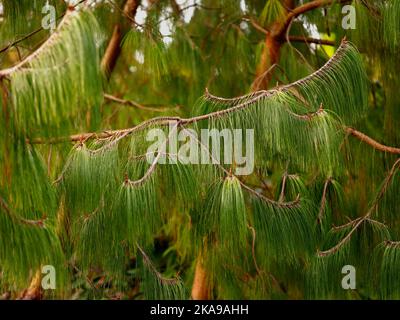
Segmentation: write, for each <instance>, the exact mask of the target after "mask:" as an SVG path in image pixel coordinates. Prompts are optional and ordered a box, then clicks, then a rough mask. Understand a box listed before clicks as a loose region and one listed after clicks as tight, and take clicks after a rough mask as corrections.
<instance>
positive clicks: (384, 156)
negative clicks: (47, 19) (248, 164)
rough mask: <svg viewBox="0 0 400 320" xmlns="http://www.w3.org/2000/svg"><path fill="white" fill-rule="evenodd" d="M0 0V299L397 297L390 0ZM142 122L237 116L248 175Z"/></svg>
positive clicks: (169, 128) (399, 138)
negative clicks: (180, 148)
mask: <svg viewBox="0 0 400 320" xmlns="http://www.w3.org/2000/svg"><path fill="white" fill-rule="evenodd" d="M72 2H73V3H72ZM46 5H47V6H48V5H51V6H52V7H53V8H55V13H56V15H55V18H56V26H57V27H56V29H55V30H52V31H48V30H46V27H45V26H44V25H43V21H42V20H43V18H44V15H45V14H46V13H45V14H43V12H42V9H43V7H45V6H46ZM346 5H350V7H345V6H346ZM0 8H1V10H2V11H1V12H2V17H1V20H0V35H1V36H0V39H1V41H0V42H1V43H0V45H2V46H3V47H2V49H0V63H1V70H0V84H1V86H0V92H1V99H0V107H1V112H0V122H1V134H0V172H1V175H0V289H1V292H0V293H4V294H5V295H4V297H11V298H24V299H33V298H39V297H41V298H71V297H72V298H103V297H104V298H120V297H122V298H133V299H188V298H193V299H269V298H280V299H281V298H283V299H304V298H307V299H308V298H318V299H320V298H346V299H366V298H368V299H377V298H399V297H400V288H399V286H398V285H397V282H398V279H399V278H400V254H399V252H400V242H398V240H399V239H400V237H399V236H400V220H399V219H398V217H397V212H398V211H399V209H400V208H399V204H398V199H397V197H398V195H399V194H400V177H399V168H400V159H398V155H399V154H400V148H399V147H396V146H400V134H399V132H398V130H397V129H398V125H399V124H400V113H399V103H400V98H398V94H397V92H396V91H397V88H398V85H399V84H400V78H399V76H398V74H399V71H400V67H399V65H398V61H397V59H396V58H397V57H398V54H399V53H400V1H399V0H353V1H349V0H310V1H297V0H257V1H245V0H242V1H239V0H237V1H234V0H225V1H222V0H217V1H211V0H202V1H195V0H194V1H176V0H159V1H155V0H148V1H145V0H142V1H140V0H121V1H117V0H115V1H114V0H108V1H94V0H83V1H70V2H69V3H66V2H65V1H63V0H52V1H47V0H36V1H33V3H32V1H31V0H21V1H13V0H1V1H0ZM343 8H344V9H345V10H343ZM347 10H350V11H347ZM353 10H354V12H355V15H354V17H353V18H354V19H355V25H356V27H355V29H345V28H344V22H343V19H350V18H352V16H351V14H352V12H353ZM349 15H350V16H349ZM166 30H168V31H166ZM222 97H235V98H222ZM155 129H159V132H163V133H164V134H165V136H166V137H167V139H166V140H165V142H164V144H165V145H167V144H168V143H169V142H170V140H171V139H172V137H173V135H174V134H175V133H177V132H178V131H179V133H183V134H185V137H186V140H185V141H187V140H189V141H191V142H192V145H191V146H192V147H193V148H195V149H196V150H199V151H201V152H202V153H203V154H205V155H206V157H207V158H208V159H211V160H215V159H214V158H213V157H215V156H216V154H215V153H214V152H213V151H212V150H211V149H210V148H209V147H208V146H207V145H205V144H204V143H203V141H201V140H200V139H199V138H198V137H200V136H201V134H200V133H201V130H202V129H220V130H222V129H229V130H235V129H242V130H246V129H253V130H254V155H255V167H254V172H253V173H252V174H250V175H238V174H236V173H235V172H236V171H235V168H236V167H237V166H238V164H237V163H233V164H232V163H230V164H224V163H217V161H210V163H208V164H201V165H196V164H184V163H182V162H180V161H177V160H179V159H178V158H177V157H179V154H178V155H176V154H174V153H171V152H168V151H167V152H163V150H162V149H156V150H155V151H154V152H152V154H151V155H152V156H153V157H152V161H150V162H149V161H148V155H149V152H148V150H149V146H150V145H151V144H152V142H149V141H148V139H146V137H147V135H148V134H149V133H150V132H151V131H152V130H155ZM372 137H373V138H372ZM378 140H379V141H381V142H378ZM246 147H247V148H249V145H247V146H246ZM225 151H226V148H223V150H221V155H223V154H224V152H225ZM228 152H233V151H232V150H229V151H228ZM219 155H220V154H218V155H217V156H219ZM161 160H165V161H166V162H167V163H166V164H162V163H161ZM46 265H52V266H54V268H55V270H56V271H57V273H56V289H55V290H43V288H42V287H41V280H42V277H43V273H42V268H43V266H46ZM346 265H352V266H354V267H355V268H356V270H357V278H356V279H357V282H356V283H357V287H356V290H344V289H343V288H342V285H341V280H342V277H343V276H344V275H343V274H342V268H343V267H344V266H346Z"/></svg>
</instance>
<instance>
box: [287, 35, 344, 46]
mask: <svg viewBox="0 0 400 320" xmlns="http://www.w3.org/2000/svg"><path fill="white" fill-rule="evenodd" d="M289 40H290V41H292V42H304V43H315V44H321V45H325V46H335V45H336V43H335V41H331V40H324V39H315V38H311V37H305V36H289Z"/></svg>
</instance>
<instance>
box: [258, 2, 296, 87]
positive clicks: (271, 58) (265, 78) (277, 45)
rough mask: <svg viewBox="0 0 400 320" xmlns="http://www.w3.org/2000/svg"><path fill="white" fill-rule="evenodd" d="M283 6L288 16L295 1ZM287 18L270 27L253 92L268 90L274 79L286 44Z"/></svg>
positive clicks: (285, 3) (284, 3)
mask: <svg viewBox="0 0 400 320" xmlns="http://www.w3.org/2000/svg"><path fill="white" fill-rule="evenodd" d="M283 6H284V8H285V10H286V15H287V14H288V13H289V12H290V11H291V10H292V9H293V8H294V1H293V0H284V1H283ZM286 20H287V18H286V17H285V18H284V19H282V20H278V21H275V22H274V23H272V25H271V26H270V31H269V32H268V35H267V36H266V38H265V45H264V48H263V51H262V53H261V57H260V62H259V64H258V66H257V69H256V79H255V81H254V82H253V85H252V91H257V90H266V89H268V86H269V84H270V82H271V79H272V73H273V66H274V65H275V64H278V63H279V58H280V50H281V46H282V44H283V43H284V42H285V34H284V32H285V31H286V29H282V26H283V24H284V23H285V22H286Z"/></svg>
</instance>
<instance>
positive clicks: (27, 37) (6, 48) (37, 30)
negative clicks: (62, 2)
mask: <svg viewBox="0 0 400 320" xmlns="http://www.w3.org/2000/svg"><path fill="white" fill-rule="evenodd" d="M85 1H86V0H81V1H79V2H78V3H77V4H75V5H74V6H72V8H76V7H77V6H78V5H80V4H82V3H83V2H85ZM64 16H65V13H64V14H63V15H61V16H60V17H58V18H57V19H56V21H58V20H60V19H62V18H63V17H64ZM43 30H44V29H43V27H40V28H37V29H36V30H34V31H32V32H30V33H28V34H26V35H25V36H23V37H21V38H19V39H17V40H15V41H14V42H12V43H10V44H8V45H7V46H5V47H4V48H3V49H0V53H3V52H5V51H7V50H8V49H10V48H12V47H14V46H15V45H17V44H18V43H20V42H22V41H24V40H26V39H29V38H30V37H33V36H34V35H35V34H37V33H39V32H40V31H43Z"/></svg>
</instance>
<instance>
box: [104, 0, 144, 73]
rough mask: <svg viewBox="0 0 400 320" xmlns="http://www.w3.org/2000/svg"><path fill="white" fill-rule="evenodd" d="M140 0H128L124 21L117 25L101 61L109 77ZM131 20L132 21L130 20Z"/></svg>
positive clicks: (124, 11)
mask: <svg viewBox="0 0 400 320" xmlns="http://www.w3.org/2000/svg"><path fill="white" fill-rule="evenodd" d="M139 5H140V0H127V1H126V2H125V5H124V10H123V14H124V17H122V21H121V22H120V23H118V24H116V25H115V27H114V31H113V34H112V36H111V39H110V41H109V43H108V46H107V49H106V51H105V53H104V56H103V59H102V61H101V69H102V70H103V71H104V73H105V75H106V77H107V78H108V79H109V78H110V76H111V73H112V72H113V70H114V68H115V65H116V63H117V60H118V57H119V55H120V53H121V42H122V39H123V37H124V36H125V34H126V33H127V32H128V30H129V26H130V25H131V24H132V23H130V22H132V20H133V19H134V18H135V15H136V12H137V9H138V7H139ZM129 21H130V22H129Z"/></svg>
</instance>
